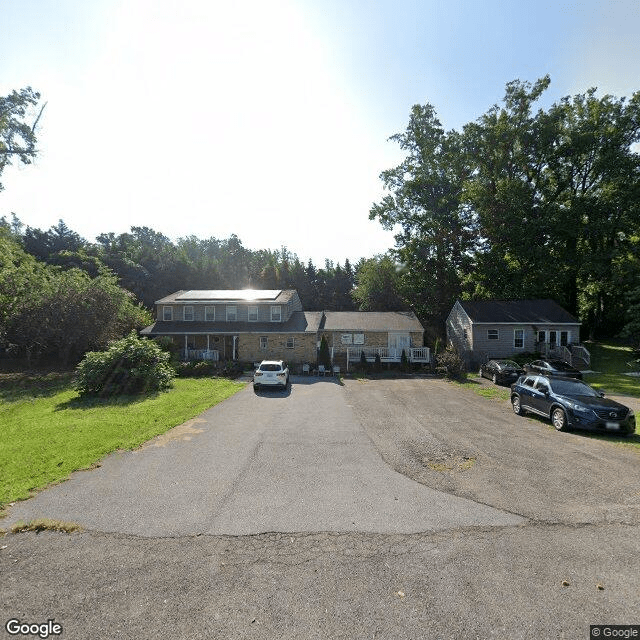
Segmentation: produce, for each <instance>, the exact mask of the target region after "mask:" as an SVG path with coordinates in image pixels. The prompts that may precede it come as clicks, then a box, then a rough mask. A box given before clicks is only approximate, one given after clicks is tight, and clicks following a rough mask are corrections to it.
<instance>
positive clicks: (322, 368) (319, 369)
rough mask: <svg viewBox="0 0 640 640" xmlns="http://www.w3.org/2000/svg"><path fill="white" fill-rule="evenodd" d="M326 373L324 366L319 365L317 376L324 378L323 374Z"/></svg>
mask: <svg viewBox="0 0 640 640" xmlns="http://www.w3.org/2000/svg"><path fill="white" fill-rule="evenodd" d="M325 373H326V371H325V368H324V365H323V364H319V365H318V375H319V376H324V374H325Z"/></svg>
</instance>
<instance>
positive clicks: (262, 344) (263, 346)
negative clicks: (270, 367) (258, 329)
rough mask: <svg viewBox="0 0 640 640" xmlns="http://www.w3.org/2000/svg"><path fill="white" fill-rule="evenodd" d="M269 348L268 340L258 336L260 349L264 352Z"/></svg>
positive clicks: (265, 337)
mask: <svg viewBox="0 0 640 640" xmlns="http://www.w3.org/2000/svg"><path fill="white" fill-rule="evenodd" d="M268 346H269V338H268V337H267V336H260V348H261V349H262V350H266V349H267V347H268Z"/></svg>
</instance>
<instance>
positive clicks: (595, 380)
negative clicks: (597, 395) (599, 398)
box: [584, 342, 640, 398]
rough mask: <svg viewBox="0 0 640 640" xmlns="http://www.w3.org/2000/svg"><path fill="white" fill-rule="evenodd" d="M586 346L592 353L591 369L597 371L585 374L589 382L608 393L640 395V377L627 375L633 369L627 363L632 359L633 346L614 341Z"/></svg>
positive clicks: (595, 387) (586, 380)
mask: <svg viewBox="0 0 640 640" xmlns="http://www.w3.org/2000/svg"><path fill="white" fill-rule="evenodd" d="M586 346H587V349H588V350H589V352H590V353H591V369H593V370H594V371H595V372H596V373H587V374H585V376H584V381H585V382H586V383H587V384H590V385H591V386H592V387H593V388H594V389H599V390H601V391H604V392H605V393H607V394H614V395H626V396H634V397H636V398H638V397H640V378H634V377H632V376H627V375H625V373H626V372H629V371H632V370H633V368H631V367H629V366H628V364H627V363H628V362H629V361H630V360H632V352H631V347H627V346H623V345H620V344H616V343H614V342H599V343H597V344H596V343H592V344H588V345H586Z"/></svg>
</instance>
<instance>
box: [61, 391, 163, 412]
mask: <svg viewBox="0 0 640 640" xmlns="http://www.w3.org/2000/svg"><path fill="white" fill-rule="evenodd" d="M159 395H160V392H157V391H156V392H153V393H139V394H137V395H131V396H111V397H108V398H96V397H93V396H87V397H82V396H76V397H75V398H71V400H67V401H66V402H60V403H59V404H57V405H56V407H55V411H65V410H67V409H75V410H86V409H95V408H96V407H128V406H131V405H133V404H138V403H140V402H144V401H145V400H151V399H152V398H157V397H158V396H159Z"/></svg>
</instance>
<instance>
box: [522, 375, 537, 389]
mask: <svg viewBox="0 0 640 640" xmlns="http://www.w3.org/2000/svg"><path fill="white" fill-rule="evenodd" d="M534 382H535V378H532V377H531V376H529V377H527V378H525V379H524V382H523V383H522V384H523V385H524V386H525V387H533V383H534Z"/></svg>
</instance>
